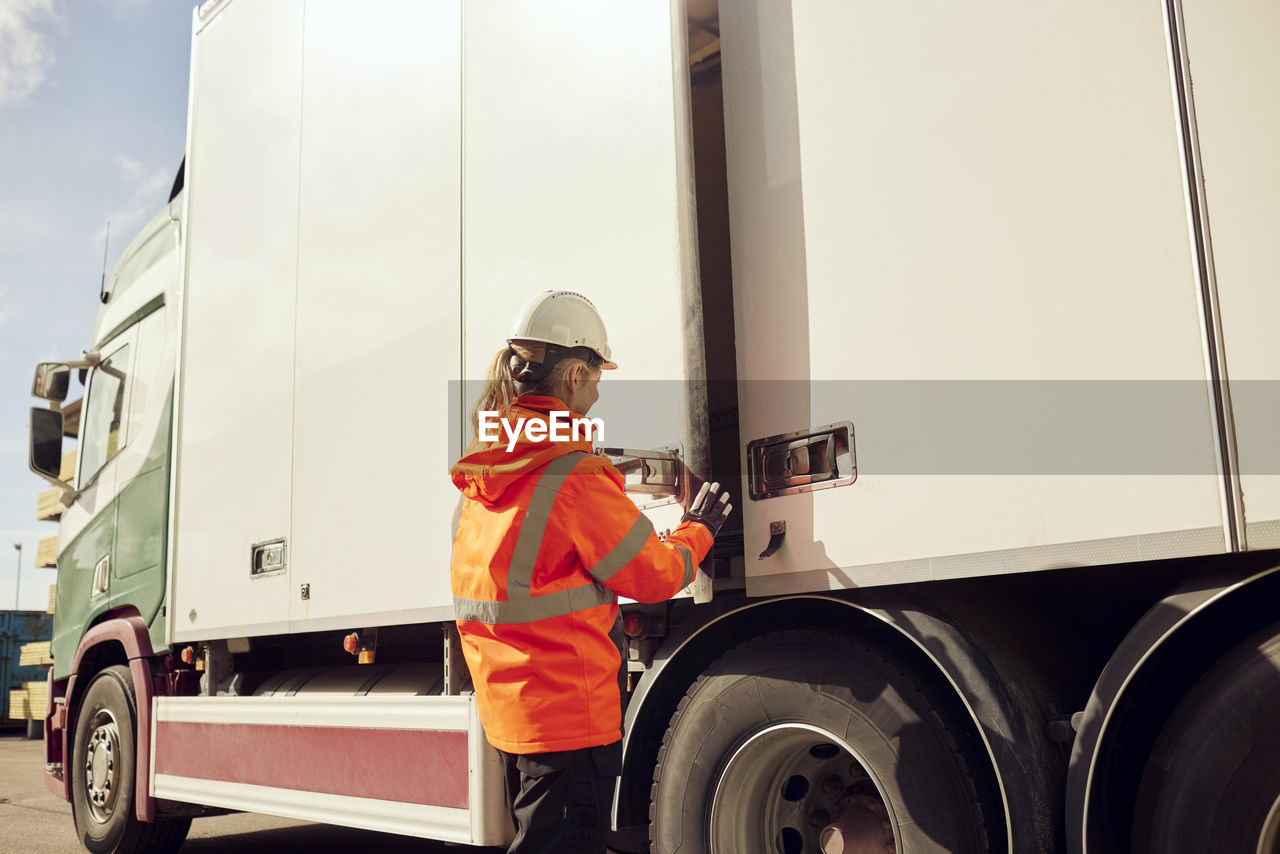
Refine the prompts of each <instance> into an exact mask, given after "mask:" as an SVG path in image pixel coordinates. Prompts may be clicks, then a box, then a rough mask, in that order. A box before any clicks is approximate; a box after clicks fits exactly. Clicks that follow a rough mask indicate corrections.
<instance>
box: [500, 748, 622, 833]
mask: <svg viewBox="0 0 1280 854" xmlns="http://www.w3.org/2000/svg"><path fill="white" fill-rule="evenodd" d="M498 755H499V756H501V757H502V765H503V769H504V770H505V771H506V783H507V805H508V806H509V807H510V808H511V815H512V818H513V819H514V820H515V825H516V838H515V841H514V842H512V843H511V847H510V848H508V849H507V854H604V850H605V842H606V837H607V834H608V832H609V808H610V807H611V806H612V804H613V788H614V783H615V782H616V781H617V777H618V774H619V773H621V771H622V742H621V741H615V742H614V743H613V744H609V745H605V746H603V747H586V748H583V749H581V750H562V751H558V752H555V753H530V754H526V755H516V754H512V753H504V752H502V751H501V750H499V751H498Z"/></svg>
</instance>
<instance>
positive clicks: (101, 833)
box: [70, 665, 191, 854]
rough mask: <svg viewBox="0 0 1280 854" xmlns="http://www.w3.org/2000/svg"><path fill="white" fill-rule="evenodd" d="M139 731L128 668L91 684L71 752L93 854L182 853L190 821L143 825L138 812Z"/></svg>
mask: <svg viewBox="0 0 1280 854" xmlns="http://www.w3.org/2000/svg"><path fill="white" fill-rule="evenodd" d="M136 732H137V709H136V701H135V699H134V694H133V680H132V678H131V677H130V675H129V668H127V667H124V666H121V665H116V666H114V667H108V668H106V669H105V670H103V671H102V672H101V673H99V674H98V675H97V676H95V677H93V681H92V682H90V683H89V689H88V690H87V691H86V692H85V695H84V702H83V703H81V705H80V712H79V715H78V718H77V721H76V728H75V739H74V742H73V744H72V748H71V757H72V759H71V769H70V773H71V812H72V815H73V816H74V817H75V823H76V833H77V834H78V835H79V837H80V841H81V843H82V844H83V845H84V847H85V848H86V849H87V850H89V851H91V852H93V854H144V852H145V854H162V852H172V851H177V850H178V848H179V846H181V845H182V842H183V840H184V839H186V838H187V830H188V829H189V828H190V827H191V819H189V818H182V819H172V820H167V821H158V822H155V823H149V822H142V821H138V819H137V816H136V815H135V814H134V769H135V767H136V766H135V757H136V756H137V745H136V743H135V733H136Z"/></svg>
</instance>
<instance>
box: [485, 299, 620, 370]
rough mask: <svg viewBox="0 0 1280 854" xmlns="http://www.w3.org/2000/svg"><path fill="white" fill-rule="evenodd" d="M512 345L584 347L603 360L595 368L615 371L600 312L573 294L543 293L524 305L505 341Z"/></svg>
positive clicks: (587, 301) (588, 301) (588, 302)
mask: <svg viewBox="0 0 1280 854" xmlns="http://www.w3.org/2000/svg"><path fill="white" fill-rule="evenodd" d="M512 341H541V342H543V343H546V344H556V345H559V346H561V347H565V348H574V347H587V348H589V349H591V350H592V351H593V352H594V353H595V354H596V355H597V356H599V357H600V359H602V360H603V361H602V363H599V364H597V365H596V367H598V368H602V369H604V370H606V371H609V370H613V369H614V368H616V367H618V366H617V365H616V364H614V362H612V361H611V358H612V355H613V354H612V352H611V351H610V350H609V336H608V335H607V334H606V333H605V331H604V321H603V320H601V319H600V312H598V311H596V307H595V306H594V305H592V304H591V300H589V299H587V298H586V297H584V296H583V295H582V294H575V293H573V292H572V291H544V292H543V293H540V294H538V295H537V296H536V297H534V298H533V299H531V300H529V301H528V302H527V303H525V304H524V306H523V307H522V308H521V309H520V313H519V314H517V315H516V322H515V324H514V325H513V326H512V327H511V335H510V336H508V338H507V342H508V343H510V342H512ZM569 355H571V354H569ZM593 361H594V360H593Z"/></svg>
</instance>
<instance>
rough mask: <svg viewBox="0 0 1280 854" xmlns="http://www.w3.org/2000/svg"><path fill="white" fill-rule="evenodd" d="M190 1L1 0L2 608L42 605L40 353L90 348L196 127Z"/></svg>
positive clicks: (49, 356) (45, 588) (48, 577)
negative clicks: (106, 293) (34, 426)
mask: <svg viewBox="0 0 1280 854" xmlns="http://www.w3.org/2000/svg"><path fill="white" fill-rule="evenodd" d="M195 5H196V4H195V2H194V1H193V0H0V609H8V608H12V607H13V606H14V582H15V577H16V575H17V568H18V552H17V551H16V550H15V549H14V548H13V544H16V543H21V544H22V546H23V551H22V555H21V559H22V587H21V602H20V605H21V607H22V608H31V609H39V610H44V608H45V607H46V606H47V604H48V600H49V585H51V584H53V583H54V581H55V578H56V576H55V573H54V572H53V571H52V570H37V569H35V568H34V566H35V553H36V545H37V543H38V542H39V540H41V539H42V538H45V537H51V536H54V535H55V534H56V533H57V527H56V525H54V524H53V523H50V522H37V521H35V512H36V496H37V495H38V494H39V492H40V491H41V490H43V489H44V488H45V484H44V481H42V480H40V479H39V478H38V477H36V476H35V475H33V474H31V473H30V472H29V471H28V470H27V420H28V415H27V411H28V409H29V408H30V407H31V406H32V405H35V404H37V403H38V402H37V401H36V400H35V399H34V398H32V397H31V396H30V394H31V375H32V369H33V367H34V366H35V363H36V362H39V361H46V360H60V359H68V358H75V357H76V356H78V355H79V354H80V352H81V351H82V350H84V349H85V348H86V347H88V346H89V344H90V343H91V342H90V337H91V335H92V330H93V321H94V317H95V315H96V312H97V307H98V301H97V295H98V285H99V281H100V278H101V275H102V260H103V243H104V236H105V231H106V224H107V222H110V223H111V240H110V247H109V250H108V257H107V264H108V270H109V269H110V266H111V265H112V264H114V263H115V260H116V258H117V257H118V255H119V253H120V251H121V250H123V249H124V247H125V246H126V245H127V244H128V242H129V240H130V239H131V238H132V236H133V234H134V233H135V232H136V230H137V229H138V228H139V227H140V226H141V225H143V224H144V223H145V222H146V221H147V220H148V219H149V218H150V216H151V215H152V214H153V213H155V211H156V210H158V209H159V207H160V206H161V205H162V204H164V202H165V200H166V199H167V198H168V193H169V189H170V187H171V185H172V183H173V177H174V173H175V172H176V170H177V167H178V162H179V161H180V160H181V158H182V151H183V146H184V142H185V136H186V112H187V110H186V104H187V76H188V62H189V57H190V46H191V10H192V9H193V8H194V6H195Z"/></svg>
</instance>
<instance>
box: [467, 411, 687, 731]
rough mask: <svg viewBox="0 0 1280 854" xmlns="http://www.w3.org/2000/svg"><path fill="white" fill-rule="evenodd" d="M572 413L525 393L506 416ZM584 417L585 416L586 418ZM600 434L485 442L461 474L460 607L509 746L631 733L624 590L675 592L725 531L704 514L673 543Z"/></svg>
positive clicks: (488, 727) (636, 595)
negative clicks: (622, 626) (618, 631)
mask: <svg viewBox="0 0 1280 854" xmlns="http://www.w3.org/2000/svg"><path fill="white" fill-rule="evenodd" d="M552 410H561V411H566V412H567V411H568V406H566V405H565V404H564V403H562V402H561V401H559V400H557V399H556V398H552V397H542V396H535V395H524V396H522V397H520V398H518V399H517V401H516V405H515V406H514V407H513V409H512V411H511V412H510V413H507V414H506V415H505V417H506V418H508V419H509V420H510V423H511V424H512V426H513V427H514V425H515V419H517V418H534V419H542V420H544V421H545V420H547V413H548V412H550V411H552ZM574 417H577V416H574ZM590 450H591V446H590V442H589V441H577V442H552V441H549V440H543V441H536V442H534V441H529V440H528V439H527V438H526V437H525V436H524V435H523V434H522V435H521V438H520V441H519V442H518V444H517V445H516V446H515V447H514V448H513V449H512V450H511V451H510V452H508V450H507V436H506V434H505V433H503V434H502V435H500V436H499V440H498V441H497V442H489V443H483V442H475V443H473V444H472V446H471V447H470V448H469V449H468V450H467V454H466V456H464V457H463V458H462V459H461V460H459V461H458V462H457V463H456V464H455V465H454V466H453V469H452V470H451V474H452V475H453V482H454V484H455V485H456V486H457V487H458V489H459V490H460V491H461V492H462V494H463V500H462V502H461V504H460V506H459V508H458V511H457V513H455V517H454V521H455V524H456V526H457V527H456V531H455V534H454V540H453V572H452V578H453V603H454V612H455V617H456V618H457V621H458V631H459V634H460V635H461V636H462V649H463V654H464V656H465V657H466V661H467V666H468V667H469V668H470V669H471V676H472V682H473V684H474V687H475V692H476V702H477V704H478V706H479V712H480V720H481V723H483V724H484V730H485V735H486V736H487V737H488V739H489V743H490V744H492V745H493V746H494V747H496V748H498V749H499V750H504V751H506V752H507V753H517V754H526V753H545V752H548V751H553V750H575V749H578V748H582V747H595V746H598V745H604V744H612V743H613V742H615V741H617V740H618V739H619V738H620V737H621V731H622V703H621V697H620V695H619V686H618V668H619V667H620V666H621V663H622V662H621V656H620V655H619V651H618V648H617V646H616V645H615V643H614V641H613V640H612V639H610V636H609V633H610V631H611V630H612V629H613V628H614V623H615V621H616V620H617V617H618V604H617V596H618V594H621V595H623V596H628V597H630V598H632V599H637V600H639V601H642V602H660V601H662V600H664V599H669V598H670V597H671V596H673V595H675V594H676V593H677V592H679V591H680V589H681V588H682V587H684V586H685V585H687V584H688V583H689V582H690V581H691V580H692V578H693V573H694V568H695V567H696V566H697V565H698V564H699V563H700V562H701V561H702V559H703V558H704V557H705V556H706V554H707V552H708V551H710V549H711V544H712V537H711V532H710V531H708V530H707V528H706V527H705V526H703V525H701V524H699V523H697V522H686V523H683V524H681V525H680V527H678V528H677V529H676V530H675V531H673V532H672V533H671V534H670V536H668V537H667V539H666V542H665V543H664V542H662V541H660V540H659V539H658V537H657V535H656V534H655V533H654V530H653V524H652V523H651V522H650V521H649V520H648V519H647V518H646V517H645V516H644V515H643V514H641V513H640V511H639V510H637V509H636V506H635V504H634V503H633V502H632V501H631V499H629V498H628V497H627V496H626V494H625V493H624V492H623V490H622V485H623V477H622V475H621V474H619V472H618V470H617V469H615V468H614V467H613V466H612V465H610V463H609V461H608V460H606V459H604V458H603V457H599V456H595V455H592V454H591V453H590Z"/></svg>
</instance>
